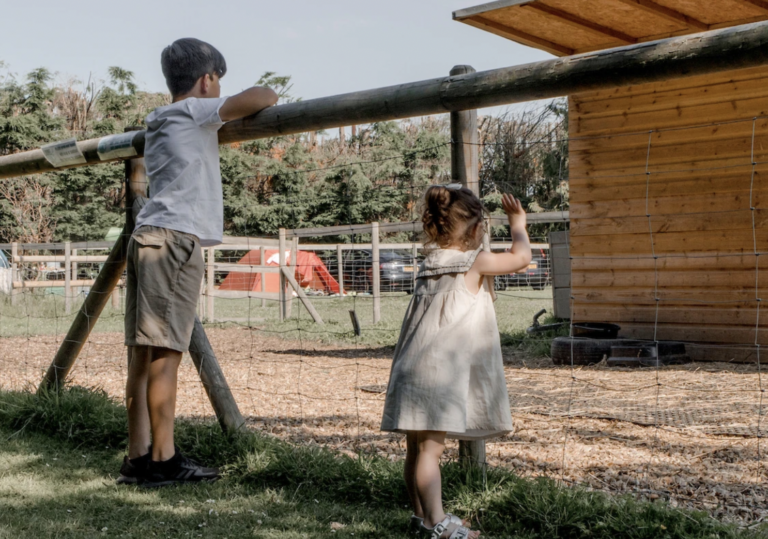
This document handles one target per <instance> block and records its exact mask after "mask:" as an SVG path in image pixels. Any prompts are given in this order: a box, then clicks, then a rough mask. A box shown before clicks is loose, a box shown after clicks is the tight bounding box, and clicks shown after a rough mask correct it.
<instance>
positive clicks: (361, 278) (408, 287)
mask: <svg viewBox="0 0 768 539" xmlns="http://www.w3.org/2000/svg"><path fill="white" fill-rule="evenodd" d="M318 256H319V257H320V259H321V260H322V261H323V263H324V264H325V266H326V267H327V268H328V271H329V272H331V275H333V276H334V278H338V261H337V257H336V253H335V252H333V253H332V252H330V251H327V252H325V253H318ZM372 261H373V255H372V252H371V250H370V249H350V250H344V252H343V253H342V264H343V266H342V267H343V269H344V290H346V291H349V292H371V291H372V290H373V265H372ZM417 265H418V260H414V259H413V254H412V253H411V252H410V251H405V250H392V249H382V250H381V251H379V272H380V275H381V291H382V292H407V293H408V294H410V293H412V292H413V288H414V281H413V279H414V272H415V271H418V268H417Z"/></svg>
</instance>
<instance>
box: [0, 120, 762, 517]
mask: <svg viewBox="0 0 768 539" xmlns="http://www.w3.org/2000/svg"><path fill="white" fill-rule="evenodd" d="M748 121H749V122H753V126H754V125H756V124H757V121H758V119H750V120H748ZM745 122H747V120H745ZM691 129H696V128H691ZM753 132H754V131H753ZM641 135H643V136H645V137H647V140H648V144H647V149H646V158H645V162H646V171H645V172H643V173H641V174H622V175H620V176H611V177H621V178H642V179H643V180H644V182H645V215H640V216H628V215H617V216H615V219H616V220H617V223H618V224H617V225H616V226H624V223H625V222H627V221H629V220H631V219H637V218H639V219H642V220H644V221H645V231H646V232H647V242H648V246H647V249H646V250H639V249H638V252H637V253H635V254H625V255H621V256H613V257H608V256H604V255H601V256H582V257H579V256H573V257H572V262H576V261H582V262H586V261H588V260H593V261H595V260H597V261H600V260H607V259H608V258H611V259H616V258H622V259H624V260H626V261H629V263H640V262H639V261H642V263H644V264H647V265H648V264H649V265H650V266H649V267H651V268H652V275H653V279H652V280H651V282H650V283H642V284H641V285H637V286H636V288H637V289H638V290H641V291H642V292H643V293H644V294H646V295H647V299H648V302H647V303H648V305H649V306H650V309H651V312H652V315H653V316H652V319H651V321H650V322H649V323H648V328H650V329H651V330H652V332H651V333H650V334H649V335H646V336H645V341H646V343H648V344H650V345H651V346H654V347H656V348H657V349H658V346H659V344H658V343H659V340H660V339H659V337H660V333H659V331H660V330H663V328H664V326H665V323H664V320H665V319H664V317H663V316H662V314H663V313H664V312H665V311H664V310H665V307H666V306H667V305H672V304H674V305H677V306H680V305H682V306H686V305H692V304H695V303H696V302H699V303H706V304H709V305H714V304H717V303H718V302H731V303H732V302H734V301H736V302H750V303H753V304H755V305H756V307H755V312H754V316H755V317H754V319H753V320H752V322H753V323H754V326H752V328H753V330H752V334H751V335H750V336H749V338H745V339H744V340H743V342H739V343H731V344H729V345H728V346H730V347H731V348H735V347H739V348H742V349H745V350H750V351H753V352H754V358H755V359H756V361H754V362H752V363H744V364H733V363H705V364H701V363H694V364H687V365H677V366H669V367H664V366H661V365H658V366H656V367H654V368H649V369H628V368H616V367H609V366H608V365H607V363H606V362H601V363H598V364H596V365H589V366H580V365H576V364H575V362H571V364H570V365H564V366H556V365H553V363H552V361H551V359H550V358H549V357H548V351H549V345H550V342H551V339H552V337H553V334H540V335H538V336H536V335H533V336H531V335H529V334H526V332H525V329H526V328H527V327H528V326H529V325H530V324H531V322H532V318H533V316H534V315H535V314H536V313H538V312H539V311H540V310H541V309H551V306H552V301H553V299H552V288H551V277H550V275H548V273H549V272H550V271H551V265H550V256H549V252H548V250H547V249H546V248H544V246H543V245H542V246H541V247H536V251H537V252H536V253H535V256H534V261H533V262H534V264H535V266H536V267H531V268H528V269H526V271H525V272H524V273H521V274H515V275H506V276H501V277H499V278H497V279H496V280H495V288H496V291H497V295H498V301H497V303H496V310H497V319H498V324H499V329H500V333H501V337H502V343H503V345H504V356H505V373H506V378H507V386H508V388H509V393H510V399H511V403H510V404H511V408H512V413H513V417H514V420H515V424H516V430H515V432H513V433H510V434H508V435H507V436H504V437H503V438H499V439H495V440H491V441H489V442H488V444H487V463H488V464H489V465H491V466H506V467H511V468H513V469H514V470H515V471H516V472H517V473H519V474H521V475H525V476H531V477H536V476H550V477H555V478H558V479H560V480H562V481H564V482H565V483H567V484H573V485H584V486H586V487H587V488H592V489H596V490H603V491H607V492H611V493H617V494H620V493H629V494H635V495H640V496H643V497H646V498H650V499H665V500H668V501H669V503H671V504H672V505H673V506H680V507H693V508H697V509H704V510H707V511H709V512H710V513H712V514H714V515H716V516H718V517H723V518H728V519H734V520H738V521H740V522H743V523H746V524H750V525H751V524H754V523H757V522H760V521H762V520H763V519H764V518H765V517H766V515H768V503H767V502H766V496H768V492H766V488H765V486H764V485H765V480H766V470H765V465H764V464H765V463H764V450H765V448H764V443H763V442H762V439H763V437H764V436H765V426H764V421H763V416H764V413H765V408H764V402H763V396H764V386H763V377H762V366H761V361H760V354H761V341H760V338H759V335H760V329H761V323H760V318H759V316H760V302H761V297H760V296H761V287H760V274H759V269H760V268H759V260H760V256H761V255H762V254H763V253H764V251H763V250H762V249H761V248H760V242H759V239H760V233H761V231H762V230H763V223H762V221H761V220H760V219H759V218H758V217H757V216H759V211H760V210H761V208H760V200H759V197H758V194H756V193H759V189H757V186H756V181H757V180H758V179H759V175H758V174H757V173H758V172H759V170H760V164H761V163H760V162H759V161H757V160H756V159H755V154H754V148H755V140H756V137H755V136H754V135H753V136H752V137H751V138H750V139H749V141H748V142H747V144H748V145H749V146H750V147H751V149H752V152H747V153H749V154H750V155H749V156H748V157H747V158H746V159H748V160H749V162H748V163H741V164H738V165H733V166H734V167H736V166H738V167H742V169H743V170H745V171H746V174H747V176H748V177H749V178H748V179H749V184H750V197H749V200H744V201H742V202H743V204H742V206H740V207H738V208H734V209H733V210H722V211H719V212H707V214H706V218H707V219H710V220H713V221H715V220H717V219H719V218H720V216H721V215H723V214H726V213H727V212H728V211H732V212H739V211H748V212H751V215H752V218H751V228H750V230H751V234H752V240H753V241H752V242H751V248H750V249H748V252H743V251H742V252H739V253H733V256H734V257H735V256H740V257H742V258H744V257H747V256H752V257H753V259H754V260H755V261H756V263H755V264H754V268H755V270H754V287H752V288H751V291H750V296H754V297H750V298H748V299H745V298H743V297H741V296H740V295H739V294H741V295H743V287H739V288H736V287H734V291H733V297H730V296H729V297H725V298H724V297H723V296H722V294H721V295H719V296H718V295H714V296H713V297H707V298H703V299H699V300H695V299H691V298H688V297H678V296H676V295H674V292H669V293H667V289H666V288H665V281H664V274H663V268H662V267H661V262H660V261H662V260H664V259H665V258H674V257H688V258H690V257H701V258H707V257H709V258H713V257H715V255H712V254H710V253H707V252H706V251H705V250H702V249H699V248H696V247H691V248H687V249H684V250H682V251H678V252H675V251H674V250H673V249H672V248H667V250H666V251H665V250H664V249H662V248H660V247H659V246H660V245H664V244H663V238H664V234H665V231H664V230H659V229H658V228H657V227H656V226H655V222H654V218H655V217H657V216H659V215H668V214H669V213H670V210H664V211H665V212H667V213H654V209H655V206H654V200H653V195H652V189H651V187H650V185H651V182H652V179H653V177H654V175H663V174H665V172H667V170H666V169H665V168H664V167H663V166H659V167H654V154H653V144H652V142H653V136H652V135H653V133H651V134H649V133H648V132H644V133H642V134H640V133H635V134H631V135H626V136H627V137H629V136H635V137H639V136H641ZM594 138H595V137H592V138H591V139H594ZM572 141H573V139H572ZM572 141H571V142H572ZM558 142H562V141H557V140H548V141H546V143H547V144H556V143H558ZM400 158H402V157H400ZM561 159H564V157H561ZM560 165H561V166H560V169H567V167H565V166H562V162H561V163H560ZM345 166H347V167H349V166H354V164H353V165H345ZM742 169H739V170H742ZM696 170H700V171H702V172H704V171H712V170H724V168H723V167H714V168H712V167H701V168H698V167H696ZM565 174H566V173H564V176H563V178H564V179H565ZM670 181H673V180H670ZM511 187H512V186H510V185H504V184H503V182H502V183H497V184H496V185H495V187H494V188H495V189H497V190H498V192H506V191H508V190H511ZM385 188H386V189H395V190H396V191H398V192H399V193H400V194H402V195H403V197H404V200H406V201H410V202H411V203H415V202H417V201H418V196H419V194H420V193H419V191H420V189H421V188H419V189H417V188H416V187H415V186H414V187H413V188H412V187H411V186H410V185H408V186H406V187H402V186H400V187H392V186H386V187H381V189H385ZM605 188H606V189H608V188H609V187H608V186H607V185H606V187H605ZM374 189H375V188H374ZM414 207H415V206H414ZM676 215H690V212H686V211H685V209H684V208H683V209H678V210H676ZM590 219H591V218H589V217H584V218H583V220H584V221H585V223H586V224H589V221H590ZM348 224H350V225H352V224H357V223H353V222H352V221H350V222H349V223H348ZM297 225H298V223H297ZM297 228H298V227H297ZM258 232H260V233H259V234H258V238H259V239H262V240H269V241H270V242H272V243H271V244H270V245H263V244H259V243H258V240H254V241H253V243H252V244H246V245H244V246H242V247H245V248H244V249H232V250H221V249H213V250H209V251H208V253H209V255H208V256H210V257H211V258H209V259H208V261H209V266H210V265H213V266H214V268H213V271H212V279H211V278H207V280H206V286H207V283H209V282H211V281H212V282H213V286H212V288H209V289H206V288H203V294H202V296H201V297H202V300H201V302H200V314H201V316H202V317H203V318H204V319H208V320H209V324H208V326H207V329H206V331H207V333H208V336H209V339H210V341H211V343H212V345H213V347H214V350H215V351H216V355H217V357H218V359H219V362H220V363H221V365H222V368H223V370H224V372H225V374H226V376H227V378H228V382H229V385H230V387H231V389H232V391H233V394H234V395H235V398H236V400H237V402H238V405H239V406H240V409H241V411H242V413H243V415H244V416H245V417H246V418H247V423H248V426H249V427H251V428H256V429H259V430H261V431H264V432H267V433H270V434H273V435H275V436H278V437H281V438H283V439H286V440H289V441H292V442H295V443H302V444H312V445H320V446H324V447H329V448H332V449H336V450H339V451H344V452H348V453H359V452H363V453H374V454H378V455H380V456H382V457H385V458H389V459H401V458H403V456H404V454H405V442H404V439H402V437H401V436H398V435H394V434H390V433H382V432H380V431H379V422H380V419H381V411H382V407H383V399H384V391H385V389H386V385H387V382H388V378H389V369H390V365H391V356H392V351H393V347H394V344H395V343H396V341H397V337H398V335H399V331H400V323H401V321H402V318H403V314H404V312H405V309H406V308H407V305H408V302H409V299H410V296H409V293H410V292H411V291H412V289H413V282H414V273H415V270H416V268H417V266H418V262H419V259H420V257H421V256H422V251H421V250H420V248H419V246H418V244H417V242H418V236H417V234H416V230H415V229H414V231H413V232H412V233H408V232H398V233H397V234H392V236H391V237H387V236H386V235H384V238H383V239H382V246H381V251H380V258H379V260H378V263H379V267H378V271H379V274H380V276H381V288H380V292H375V291H374V287H373V273H374V265H373V264H374V262H373V259H374V257H373V252H372V247H371V246H369V243H371V238H370V236H369V235H366V234H349V235H343V234H338V235H337V236H333V238H332V239H333V241H334V243H332V244H331V243H329V244H327V247H326V246H324V245H323V244H321V243H319V241H320V239H318V238H320V236H318V237H315V238H311V241H315V242H318V243H311V244H310V243H305V245H306V248H302V243H304V240H302V241H301V242H299V243H298V245H297V246H295V247H294V251H291V252H289V253H286V259H287V261H286V262H287V264H289V265H291V264H292V265H293V266H294V275H295V277H296V279H297V281H299V283H300V284H302V286H303V287H305V289H306V292H307V293H308V295H309V298H310V300H311V302H312V305H313V306H314V308H315V309H316V311H317V312H318V314H319V315H320V317H321V318H322V320H323V322H324V324H323V325H319V324H317V323H316V322H315V321H314V320H313V319H312V318H311V317H310V316H309V315H308V313H307V311H306V310H305V309H304V307H303V306H302V304H301V303H300V302H299V300H298V299H295V298H293V297H292V296H291V295H290V294H289V295H288V296H287V298H286V301H288V302H290V303H292V307H291V311H290V316H289V317H287V318H284V319H282V320H281V316H280V311H281V309H280V307H281V306H280V300H279V299H278V298H276V297H274V296H271V295H270V294H275V293H279V290H277V292H276V291H275V290H274V284H275V282H274V280H273V279H270V277H274V278H275V279H277V275H276V274H269V273H263V272H261V273H259V272H258V271H255V272H254V273H250V272H247V271H237V269H238V268H233V267H232V266H233V265H242V266H266V265H269V264H270V259H271V258H273V257H274V256H275V255H276V254H278V255H279V253H275V247H274V242H275V241H276V240H278V239H279V238H278V236H277V235H274V234H273V235H269V234H264V233H261V232H262V231H258ZM256 235H257V234H254V236H256ZM491 235H492V242H494V243H496V244H498V248H499V249H503V248H504V244H505V243H507V242H508V240H509V238H507V237H505V236H506V235H508V230H505V229H504V227H502V226H494V227H492V228H491ZM341 236H344V237H343V238H341ZM340 239H343V240H345V241H343V242H341V241H339V240H340ZM308 241H309V240H308ZM533 241H534V242H537V243H541V244H545V243H546V238H544V237H538V238H533ZM387 243H397V247H395V248H386V245H387ZM407 245H410V248H408V247H407ZM238 247H241V246H238ZM716 256H718V257H720V259H722V257H723V255H722V254H718V255H716ZM272 263H274V260H273V261H272ZM83 264H84V263H83ZM216 265H222V266H225V267H216ZM532 265H533V264H532ZM22 266H23V264H22ZM24 267H26V266H24ZM750 267H751V266H750ZM25 271H27V270H25ZM237 274H242V275H241V277H240V278H239V281H238V278H237V277H236V276H237ZM257 277H258V278H257ZM235 281H238V282H235ZM228 282H229V284H228ZM277 283H278V289H279V286H280V285H279V280H277ZM243 288H244V289H243ZM206 290H210V291H211V292H215V293H216V295H215V297H213V298H209V297H208V296H209V294H208V293H207V292H206ZM227 290H229V291H232V292H245V294H241V295H240V296H237V295H229V296H227V295H226V294H219V293H220V292H222V291H227ZM85 293H87V289H83V290H80V291H79V293H78V294H75V295H74V296H73V297H72V298H71V300H72V301H73V312H74V311H75V310H76V309H77V308H78V306H79V303H80V302H81V301H82V298H83V295H84V294H85ZM310 294H311V295H310ZM13 297H14V296H12V295H11V296H9V295H5V296H3V297H2V301H1V302H0V339H2V343H3V344H2V347H0V380H2V382H1V384H2V386H3V387H4V388H10V389H22V388H25V387H30V386H32V385H34V384H37V383H38V382H39V380H40V378H41V376H42V374H43V372H44V370H45V369H46V368H47V367H48V365H49V363H50V360H51V358H52V357H53V355H54V353H55V351H56V348H57V347H58V346H59V345H60V344H61V342H62V339H64V336H65V334H66V331H67V328H68V324H69V323H70V321H71V319H72V316H73V315H67V314H66V312H65V308H64V304H65V300H66V298H65V297H64V296H63V295H62V292H61V291H60V290H58V289H56V288H39V289H32V288H28V289H27V288H25V289H23V291H22V292H21V293H19V292H18V290H17V294H16V299H15V300H12V298H13ZM211 300H212V305H213V310H214V312H215V314H212V313H210V312H207V311H206V310H207V309H209V307H208V306H209V305H211ZM375 300H378V301H379V302H380V308H381V313H380V315H381V320H380V321H378V322H377V323H374V306H373V304H374V301H375ZM633 301H634V303H633ZM592 302H594V300H593V298H590V297H589V295H588V294H583V293H582V291H581V290H580V289H579V287H578V285H574V288H573V291H572V293H571V304H572V310H573V312H579V308H584V307H588V306H589V305H590V304H591V303H592ZM626 302H627V304H628V305H630V306H632V305H635V306H636V305H638V304H640V303H641V302H639V301H637V297H636V296H635V299H632V298H629V297H628V298H627V299H626ZM123 305H124V302H123V301H118V302H116V303H114V304H110V305H108V306H107V308H106V309H105V311H104V312H103V313H102V314H101V316H100V318H99V322H98V324H97V325H96V327H95V331H94V332H93V333H92V334H91V337H90V339H89V341H88V342H87V343H86V345H85V347H84V349H83V352H82V354H81V357H80V359H79V360H78V362H77V364H76V366H75V369H74V370H73V372H72V373H71V381H72V383H77V384H83V385H87V386H98V387H102V388H104V389H105V390H106V391H107V392H108V393H109V394H110V395H113V396H114V397H115V398H118V399H119V398H121V397H122V392H123V386H124V383H125V372H126V355H125V348H124V346H123V337H122V333H121V332H122V323H123V314H124V313H123ZM350 312H352V313H353V314H354V318H355V319H356V320H357V322H358V323H359V327H360V330H359V331H356V330H355V326H354V325H353V322H352V319H351V318H350ZM209 315H210V316H209ZM222 320H228V321H226V322H223V321H222ZM606 321H610V320H606ZM563 331H564V333H565V334H568V333H569V332H570V334H573V324H572V323H571V324H569V325H568V324H567V325H566V326H565V329H564V330H563ZM577 341H578V339H576V340H575V341H574V342H577ZM699 346H703V347H706V348H710V349H714V348H717V347H718V346H722V345H718V344H715V343H714V342H712V343H705V344H699ZM179 387H180V389H179V399H178V411H179V414H180V415H183V416H193V417H210V416H211V415H212V413H213V412H212V409H211V407H210V405H209V403H208V400H207V397H206V395H205V392H204V389H203V387H202V385H201V383H200V381H199V376H198V375H197V373H196V372H195V370H194V367H193V366H192V363H191V361H189V359H188V358H185V361H184V363H183V367H182V372H181V374H180V383H179ZM456 456H457V446H456V444H454V445H451V446H450V448H449V454H448V458H455V457H456Z"/></svg>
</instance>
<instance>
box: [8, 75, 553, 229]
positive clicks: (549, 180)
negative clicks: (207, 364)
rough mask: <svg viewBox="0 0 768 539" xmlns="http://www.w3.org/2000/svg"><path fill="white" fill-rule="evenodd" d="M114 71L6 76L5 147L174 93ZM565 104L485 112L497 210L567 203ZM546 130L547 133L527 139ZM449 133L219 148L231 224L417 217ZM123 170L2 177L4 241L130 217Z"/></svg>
mask: <svg viewBox="0 0 768 539" xmlns="http://www.w3.org/2000/svg"><path fill="white" fill-rule="evenodd" d="M108 76H109V80H108V82H107V83H104V84H103V85H101V87H98V85H97V84H96V83H95V82H92V81H88V83H87V84H85V85H82V83H80V82H78V81H71V82H69V83H67V84H64V85H56V86H52V84H51V81H52V76H51V74H50V72H49V71H48V70H46V69H44V68H40V69H36V70H34V71H32V72H31V73H29V74H28V75H27V76H26V78H25V82H24V83H19V82H17V81H16V80H15V79H14V78H13V77H7V78H6V79H0V155H2V154H8V153H15V152H18V151H24V150H27V149H31V148H36V147H39V146H40V145H41V144H44V143H47V142H50V141H53V140H61V139H64V138H66V137H70V136H76V137H77V138H78V139H88V138H93V137H100V136H104V135H107V134H112V133H120V132H122V131H123V130H124V128H125V127H126V126H130V125H140V124H141V123H143V121H144V118H145V116H146V115H147V114H148V113H149V112H150V111H151V110H152V109H153V108H155V107H157V106H159V105H163V104H166V103H168V96H166V95H162V94H148V93H146V92H141V91H140V90H139V89H138V86H137V84H136V82H135V78H134V73H133V72H131V71H128V70H126V69H123V68H120V67H117V66H112V67H110V68H109V71H108ZM257 84H259V85H263V86H268V87H270V88H273V89H274V90H275V91H276V92H277V93H278V95H279V96H280V102H281V103H292V102H296V101H300V98H299V97H297V96H295V95H294V94H293V93H292V89H293V84H292V82H291V77H290V76H286V75H280V74H278V73H275V72H271V71H268V72H265V73H264V74H263V75H262V76H261V77H260V78H259V80H258V81H257ZM81 88H82V89H81ZM564 107H565V105H564V104H559V103H555V104H553V105H552V106H550V107H549V108H548V109H547V111H545V113H542V114H539V115H523V116H509V117H506V116H505V117H500V118H485V119H484V120H483V122H482V127H481V137H482V142H483V143H484V146H482V153H481V155H482V169H481V190H482V193H483V196H484V200H485V203H486V205H487V206H488V208H489V209H490V210H491V211H492V212H496V213H498V212H500V211H501V209H500V208H501V205H500V201H501V193H504V192H512V193H514V194H515V195H516V196H518V197H520V198H522V199H523V201H524V202H525V204H526V206H527V207H528V208H529V209H530V210H532V211H544V210H551V209H566V208H567V183H566V181H565V179H566V175H565V174H564V172H563V171H564V170H567V161H566V157H567V142H565V141H564V138H565V133H566V132H567V126H565V116H566V111H565V108H564ZM323 137H324V138H323ZM546 137H549V139H551V140H550V141H549V143H547V144H543V143H542V144H539V143H537V144H533V145H532V144H530V142H531V140H534V139H540V138H544V139H546ZM449 142H450V134H449V124H448V121H447V118H446V117H439V118H423V119H419V120H412V121H403V122H378V123H374V124H371V125H367V126H361V127H359V129H356V131H354V135H353V136H352V137H351V138H348V139H347V140H344V141H342V140H339V139H331V138H328V137H327V136H325V134H324V133H308V134H301V135H289V136H281V137H272V138H268V139H262V140H258V141H254V142H250V143H244V144H233V145H231V146H227V147H222V149H221V154H220V155H221V157H220V163H221V171H222V180H223V182H222V183H223V191H224V221H225V222H224V227H225V230H226V231H227V232H228V233H230V234H236V235H250V236H259V235H276V234H277V231H278V229H279V228H280V227H285V228H301V227H323V226H334V225H343V224H358V223H366V222H371V221H379V222H394V221H408V220H415V219H418V216H419V209H420V208H419V201H420V198H421V194H422V193H423V191H424V189H425V188H426V187H427V186H428V185H430V184H433V183H447V182H449V181H450V151H451V149H450V144H449ZM123 176H124V173H123V170H122V166H121V165H119V164H111V165H104V166H99V167H87V168H78V169H73V170H68V171H64V172H60V173H55V174H45V175H41V176H35V177H29V178H22V179H16V180H13V181H6V182H5V183H4V185H3V186H2V188H0V189H2V192H0V241H4V242H7V241H28V242H46V241H65V240H71V241H82V240H99V239H102V238H103V237H104V234H105V233H106V231H107V230H108V229H109V228H110V227H112V226H117V225H119V224H120V223H121V221H122V212H123V210H122V205H123V191H124V187H123V180H124V177H123ZM150 181H151V178H150ZM535 232H536V231H534V233H535ZM350 239H351V238H349V237H346V236H341V237H338V238H325V240H326V241H333V240H337V241H349V240H350ZM361 239H364V238H357V240H361ZM388 239H390V240H392V241H399V240H403V241H405V240H409V239H411V237H410V235H409V234H407V233H400V234H396V235H392V237H391V238H388Z"/></svg>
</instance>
